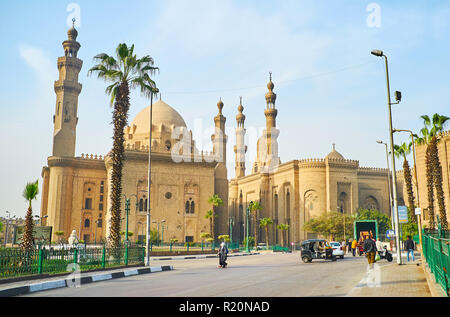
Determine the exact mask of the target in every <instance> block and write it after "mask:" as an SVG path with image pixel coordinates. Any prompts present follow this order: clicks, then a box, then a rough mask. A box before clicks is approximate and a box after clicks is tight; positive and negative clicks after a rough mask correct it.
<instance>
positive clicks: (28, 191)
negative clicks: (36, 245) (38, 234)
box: [21, 180, 39, 251]
mask: <svg viewBox="0 0 450 317" xmlns="http://www.w3.org/2000/svg"><path fill="white" fill-rule="evenodd" d="M38 194H39V184H38V180H36V182H35V183H27V185H26V186H25V189H24V191H23V194H22V195H23V197H24V198H25V199H26V200H27V201H28V204H29V205H28V211H27V215H26V217H25V230H24V233H23V237H22V245H21V246H22V249H24V250H26V251H30V250H32V249H33V242H34V239H33V210H32V208H31V202H32V201H33V199H37V195H38Z"/></svg>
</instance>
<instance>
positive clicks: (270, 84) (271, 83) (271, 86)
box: [267, 79, 275, 90]
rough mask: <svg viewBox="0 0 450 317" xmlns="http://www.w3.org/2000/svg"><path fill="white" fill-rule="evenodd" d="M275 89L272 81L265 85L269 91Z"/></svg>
mask: <svg viewBox="0 0 450 317" xmlns="http://www.w3.org/2000/svg"><path fill="white" fill-rule="evenodd" d="M274 87H275V85H274V84H273V82H272V79H271V80H270V81H269V83H268V84H267V88H268V89H269V90H273V88H274Z"/></svg>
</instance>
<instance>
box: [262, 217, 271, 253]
mask: <svg viewBox="0 0 450 317" xmlns="http://www.w3.org/2000/svg"><path fill="white" fill-rule="evenodd" d="M271 224H273V220H272V219H271V218H263V219H261V220H260V221H259V226H260V227H261V228H264V229H265V232H266V246H267V250H269V225H271Z"/></svg>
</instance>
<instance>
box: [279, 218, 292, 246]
mask: <svg viewBox="0 0 450 317" xmlns="http://www.w3.org/2000/svg"><path fill="white" fill-rule="evenodd" d="M277 229H279V230H281V246H282V247H284V241H285V240H284V234H285V232H287V231H288V230H289V225H287V224H284V223H280V224H279V225H278V226H277Z"/></svg>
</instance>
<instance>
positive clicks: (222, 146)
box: [211, 99, 227, 163]
mask: <svg viewBox="0 0 450 317" xmlns="http://www.w3.org/2000/svg"><path fill="white" fill-rule="evenodd" d="M217 108H219V114H218V115H217V116H215V117H214V125H215V134H213V135H212V136H211V140H212V141H213V153H214V155H215V156H216V158H217V162H219V163H226V161H227V136H226V135H225V121H226V118H225V117H224V116H223V115H222V109H223V102H222V99H220V101H219V102H218V103H217Z"/></svg>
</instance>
